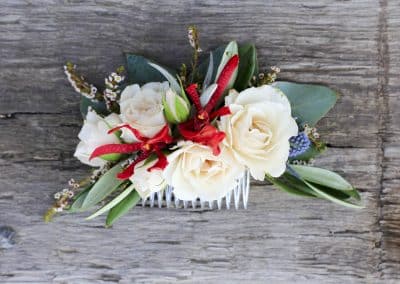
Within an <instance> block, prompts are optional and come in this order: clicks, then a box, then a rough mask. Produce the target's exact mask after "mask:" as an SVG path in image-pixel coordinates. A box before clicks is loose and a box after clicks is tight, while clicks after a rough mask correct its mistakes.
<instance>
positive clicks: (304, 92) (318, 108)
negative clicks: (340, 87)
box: [274, 82, 338, 126]
mask: <svg viewBox="0 0 400 284" xmlns="http://www.w3.org/2000/svg"><path fill="white" fill-rule="evenodd" d="M274 86H275V87H277V88H279V89H280V90H281V91H282V92H283V93H284V94H285V95H286V96H287V97H288V99H289V101H290V104H291V107H292V116H293V117H297V119H298V121H297V122H298V123H299V124H304V123H307V124H308V125H310V126H314V125H315V124H316V123H317V122H318V121H319V120H320V119H321V118H322V117H323V116H325V115H326V114H327V113H328V111H329V110H330V109H331V108H332V107H333V106H334V105H335V103H336V100H337V97H338V94H337V93H336V92H335V91H334V90H332V89H329V88H327V87H325V86H321V85H312V84H298V83H292V82H276V83H274Z"/></svg>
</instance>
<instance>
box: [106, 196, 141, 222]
mask: <svg viewBox="0 0 400 284" xmlns="http://www.w3.org/2000/svg"><path fill="white" fill-rule="evenodd" d="M139 200H140V195H139V194H138V193H137V191H136V190H134V191H132V192H131V193H130V194H129V195H128V196H127V197H125V198H124V199H123V200H122V201H121V202H119V203H118V204H117V205H115V206H114V207H113V208H112V209H111V210H110V211H109V212H108V215H107V220H106V226H107V227H108V226H111V225H112V224H113V223H114V222H115V221H116V220H117V219H119V218H120V217H122V216H123V215H125V214H126V213H128V211H129V210H130V209H131V208H132V207H134V206H135V205H136V204H137V203H138V202H139Z"/></svg>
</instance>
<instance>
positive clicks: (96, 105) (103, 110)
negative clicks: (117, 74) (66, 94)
mask: <svg viewBox="0 0 400 284" xmlns="http://www.w3.org/2000/svg"><path fill="white" fill-rule="evenodd" d="M89 107H91V108H92V109H93V110H95V111H96V112H97V114H101V115H108V114H110V112H109V111H108V109H107V107H106V104H105V103H104V102H100V101H92V100H91V99H88V98H86V97H84V96H82V98H81V104H80V111H81V114H82V116H83V118H84V119H85V118H86V115H87V112H88V108H89Z"/></svg>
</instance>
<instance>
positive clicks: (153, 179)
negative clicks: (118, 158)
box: [129, 160, 166, 199]
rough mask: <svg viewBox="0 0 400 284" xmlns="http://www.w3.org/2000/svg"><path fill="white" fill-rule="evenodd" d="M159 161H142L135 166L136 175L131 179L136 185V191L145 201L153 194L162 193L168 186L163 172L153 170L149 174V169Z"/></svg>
mask: <svg viewBox="0 0 400 284" xmlns="http://www.w3.org/2000/svg"><path fill="white" fill-rule="evenodd" d="M156 162H157V160H154V161H152V162H149V163H147V164H146V163H145V161H142V162H140V163H138V164H137V165H136V166H135V173H134V174H133V175H132V176H131V177H130V178H129V179H130V181H131V182H132V184H133V185H134V187H135V189H136V191H137V192H138V193H139V195H140V197H142V198H143V199H145V198H147V197H148V196H149V195H150V194H151V193H153V192H157V191H160V190H162V189H164V187H165V186H166V182H165V180H164V177H163V174H162V171H161V170H153V171H151V172H149V171H148V170H147V169H148V168H150V167H152V166H153V165H154V164H155V163H156Z"/></svg>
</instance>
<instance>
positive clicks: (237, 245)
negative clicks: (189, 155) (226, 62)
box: [0, 0, 400, 283]
mask: <svg viewBox="0 0 400 284" xmlns="http://www.w3.org/2000/svg"><path fill="white" fill-rule="evenodd" d="M189 24H196V25H197V26H198V27H199V29H200V31H201V45H202V47H203V49H206V50H207V49H211V48H213V47H216V46H218V45H220V44H222V43H225V42H227V41H229V40H232V39H237V40H238V41H240V42H254V43H255V44H256V46H257V48H258V52H259V61H260V62H261V65H262V67H263V68H264V69H266V68H268V67H269V66H272V65H278V66H280V67H281V69H282V74H281V78H284V79H289V80H294V81H300V82H317V83H322V84H327V85H328V86H330V87H332V88H335V89H337V90H338V91H340V92H341V93H342V96H341V98H340V100H339V102H338V104H337V106H336V107H335V108H334V109H333V110H332V111H331V112H330V113H329V114H328V115H327V117H326V118H325V119H323V120H322V121H321V122H320V123H319V130H320V132H321V133H322V135H323V137H324V138H325V139H326V140H327V141H328V142H329V146H330V149H329V151H328V152H327V153H326V154H325V155H324V156H323V157H321V158H320V159H319V160H318V162H317V164H319V165H323V166H324V167H326V168H328V169H332V170H336V171H338V172H339V173H341V174H343V175H344V176H345V177H346V178H347V179H348V180H350V181H351V182H352V183H353V184H354V185H355V186H357V187H358V188H359V189H360V190H361V191H362V197H363V200H364V202H365V205H366V208H365V209H363V210H359V211H355V210H351V209H346V208H342V207H339V206H337V205H334V204H331V203H328V202H325V201H319V200H317V201H315V200H308V199H300V198H296V197H292V196H288V195H286V194H285V193H282V192H280V191H278V190H275V189H272V188H271V187H269V186H267V185H265V184H260V183H257V184H254V185H253V186H252V190H251V192H250V202H249V209H248V210H247V211H244V210H239V211H206V212H201V213H189V212H185V211H181V210H179V211H176V210H159V209H148V208H147V209H146V208H144V209H143V208H136V209H135V210H133V211H132V212H131V213H130V214H129V215H128V216H127V217H125V218H123V219H122V220H120V221H119V222H118V223H116V225H115V226H114V227H113V228H112V229H105V228H104V227H103V222H104V219H103V218H98V219H96V220H93V221H84V217H85V214H78V215H63V216H60V217H58V218H57V219H56V220H55V221H54V222H53V223H50V224H45V223H43V221H42V214H43V213H44V212H45V210H46V209H47V207H48V206H49V205H50V204H51V202H52V201H51V198H52V194H53V193H54V192H55V191H58V190H60V189H61V188H63V187H64V186H65V184H66V182H67V180H68V179H69V178H70V177H75V178H79V177H83V176H84V175H85V173H86V171H87V168H85V167H83V166H81V165H80V164H79V162H78V161H76V160H75V159H73V157H72V154H73V151H74V148H75V145H76V144H77V142H78V140H77V138H76V135H77V133H78V132H79V129H80V126H81V123H82V121H81V117H80V114H79V111H78V100H79V97H78V95H77V94H75V93H74V91H73V90H72V88H70V86H69V85H68V82H67V80H66V79H65V77H64V74H63V69H62V66H63V64H64V62H65V61H66V60H71V61H73V62H75V63H77V64H78V65H79V67H80V70H81V71H82V72H83V73H84V74H87V77H88V78H89V79H90V80H91V81H93V82H95V83H101V82H102V80H103V78H104V76H106V75H107V74H108V73H109V72H110V71H112V70H113V69H115V68H116V67H117V66H119V65H120V64H122V63H123V52H125V51H132V52H135V53H141V54H144V55H147V56H149V57H152V58H154V59H157V60H158V61H159V62H161V63H163V64H167V65H170V66H172V67H177V66H178V65H179V63H180V62H187V61H188V60H189V59H190V48H189V47H188V44H187V39H186V27H187V26H188V25H189ZM0 55H1V56H0V114H1V116H0V139H1V140H0V226H1V225H8V226H11V227H12V228H13V229H14V230H15V231H16V233H17V234H16V239H15V241H16V244H15V245H14V247H12V248H9V249H4V250H0V282H1V283H107V282H119V283H170V282H180V283H294V282H296V283H399V282H400V272H399V271H400V247H399V245H400V239H399V237H400V191H399V188H400V184H399V181H400V172H399V166H400V140H399V138H400V137H399V133H400V111H399V109H400V99H399V96H400V91H399V90H400V83H399V82H400V80H399V78H400V4H399V1H397V0H380V1H377V0H353V1H333V0H332V1H330V0H306V1H289V0H280V1H262V0H251V1H235V0H229V1H215V0H203V1H196V0H191V1H184V0H175V1H155V0H149V1H123V0H90V1H79V0H64V1H62V0H41V1H33V0H24V1H23V0H2V1H0Z"/></svg>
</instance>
